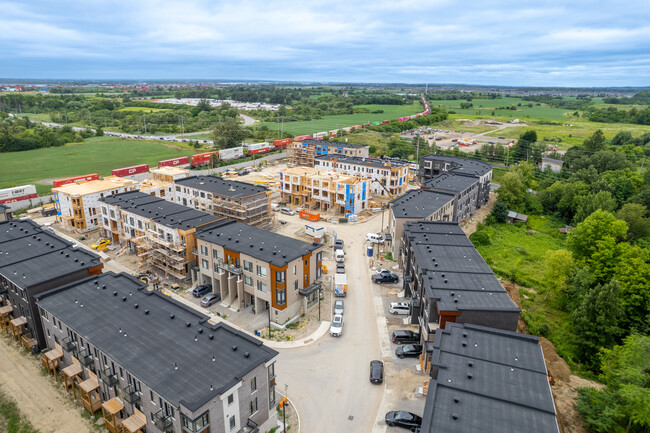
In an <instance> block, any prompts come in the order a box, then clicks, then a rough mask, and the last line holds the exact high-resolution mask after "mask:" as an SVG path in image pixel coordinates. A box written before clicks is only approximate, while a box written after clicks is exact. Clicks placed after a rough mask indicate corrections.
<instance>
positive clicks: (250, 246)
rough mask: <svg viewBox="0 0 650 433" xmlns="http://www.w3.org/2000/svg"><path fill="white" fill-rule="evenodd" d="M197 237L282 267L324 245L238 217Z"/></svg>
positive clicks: (198, 234) (203, 231)
mask: <svg viewBox="0 0 650 433" xmlns="http://www.w3.org/2000/svg"><path fill="white" fill-rule="evenodd" d="M196 237H197V238H198V239H201V240H203V241H206V242H210V243H213V244H216V245H220V246H222V247H223V248H225V249H227V250H230V251H233V252H236V253H243V254H247V255H249V256H251V257H255V258H256V259H258V260H261V261H263V262H266V263H270V264H272V265H274V266H279V267H282V266H284V265H286V264H287V263H289V262H291V261H293V260H295V259H297V258H299V257H302V256H304V255H305V254H308V253H310V252H312V251H314V250H316V249H318V248H320V247H321V246H322V244H318V243H317V244H314V243H308V242H303V241H301V240H298V239H294V238H290V237H288V236H283V235H280V234H277V233H273V232H270V231H268V230H264V229H260V228H257V227H251V226H248V225H246V224H241V223H238V222H235V221H227V222H225V223H223V224H220V225H217V226H215V227H212V228H209V229H205V230H202V231H200V232H198V233H197V234H196Z"/></svg>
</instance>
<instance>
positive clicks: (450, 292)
mask: <svg viewBox="0 0 650 433" xmlns="http://www.w3.org/2000/svg"><path fill="white" fill-rule="evenodd" d="M427 297H428V298H429V299H435V300H436V305H437V307H438V310H439V311H470V310H475V311H513V312H520V311H521V310H520V309H519V308H518V307H517V306H516V305H515V303H514V302H512V299H511V298H510V295H508V293H506V291H505V290H503V288H501V289H498V288H497V290H496V291H481V290H458V289H431V288H427Z"/></svg>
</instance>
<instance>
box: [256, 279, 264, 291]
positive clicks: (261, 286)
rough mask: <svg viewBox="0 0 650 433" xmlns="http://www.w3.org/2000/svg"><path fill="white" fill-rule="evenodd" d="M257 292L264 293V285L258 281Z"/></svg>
mask: <svg viewBox="0 0 650 433" xmlns="http://www.w3.org/2000/svg"><path fill="white" fill-rule="evenodd" d="M257 290H259V291H260V292H266V283H264V282H262V281H258V282H257Z"/></svg>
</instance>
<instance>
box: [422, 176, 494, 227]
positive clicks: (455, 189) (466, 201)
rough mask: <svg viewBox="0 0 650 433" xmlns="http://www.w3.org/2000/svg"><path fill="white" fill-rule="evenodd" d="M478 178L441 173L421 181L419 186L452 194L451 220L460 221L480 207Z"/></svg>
mask: <svg viewBox="0 0 650 433" xmlns="http://www.w3.org/2000/svg"><path fill="white" fill-rule="evenodd" d="M479 185H480V183H479V179H478V178H477V177H471V176H456V175H454V174H450V173H442V174H439V175H438V176H436V177H434V178H432V179H429V180H427V181H425V182H424V183H422V184H421V185H420V187H421V188H422V189H426V190H429V191H434V192H443V193H447V194H453V195H454V217H453V221H456V222H461V221H463V220H466V219H468V218H469V217H470V216H472V214H473V213H474V212H475V211H476V210H477V209H478V208H479V207H481V204H479V200H478V198H479V190H480V187H479Z"/></svg>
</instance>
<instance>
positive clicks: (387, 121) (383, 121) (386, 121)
mask: <svg viewBox="0 0 650 433" xmlns="http://www.w3.org/2000/svg"><path fill="white" fill-rule="evenodd" d="M381 123H383V124H384V125H385V124H387V123H390V120H382V121H381Z"/></svg>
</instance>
